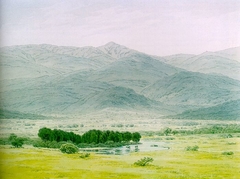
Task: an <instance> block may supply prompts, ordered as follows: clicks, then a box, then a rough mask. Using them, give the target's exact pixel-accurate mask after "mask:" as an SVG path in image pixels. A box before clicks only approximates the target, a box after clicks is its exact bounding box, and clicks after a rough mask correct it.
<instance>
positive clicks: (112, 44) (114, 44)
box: [104, 41, 121, 47]
mask: <svg viewBox="0 0 240 179" xmlns="http://www.w3.org/2000/svg"><path fill="white" fill-rule="evenodd" d="M104 46H105V47H112V46H121V45H119V44H117V43H115V42H112V41H111V42H108V43H106V44H105V45H104Z"/></svg>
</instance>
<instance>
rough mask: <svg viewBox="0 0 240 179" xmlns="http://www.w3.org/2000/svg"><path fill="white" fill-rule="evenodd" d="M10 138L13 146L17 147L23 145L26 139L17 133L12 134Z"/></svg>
mask: <svg viewBox="0 0 240 179" xmlns="http://www.w3.org/2000/svg"><path fill="white" fill-rule="evenodd" d="M8 140H9V141H10V142H11V144H12V146H14V147H16V148H19V147H22V146H23V142H24V139H23V138H21V137H18V136H17V135H16V134H11V135H10V136H9V138H8Z"/></svg>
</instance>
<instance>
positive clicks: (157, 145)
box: [80, 141, 169, 155]
mask: <svg viewBox="0 0 240 179" xmlns="http://www.w3.org/2000/svg"><path fill="white" fill-rule="evenodd" d="M168 149H169V147H167V143H166V142H155V141H142V142H141V144H138V145H127V146H123V147H115V148H84V149H83V148H82V149H80V151H83V152H95V153H97V154H105V155H126V154H129V153H131V152H139V151H141V152H147V151H158V150H168Z"/></svg>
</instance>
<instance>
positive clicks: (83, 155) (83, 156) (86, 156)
mask: <svg viewBox="0 0 240 179" xmlns="http://www.w3.org/2000/svg"><path fill="white" fill-rule="evenodd" d="M89 156H90V153H82V154H81V155H80V156H79V158H83V159H85V158H88V157H89Z"/></svg>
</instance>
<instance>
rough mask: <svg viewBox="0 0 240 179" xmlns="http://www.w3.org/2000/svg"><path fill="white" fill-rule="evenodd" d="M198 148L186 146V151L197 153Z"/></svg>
mask: <svg viewBox="0 0 240 179" xmlns="http://www.w3.org/2000/svg"><path fill="white" fill-rule="evenodd" d="M198 149H199V147H198V146H197V145H195V146H192V147H191V146H187V147H186V151H198Z"/></svg>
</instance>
